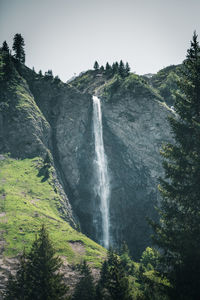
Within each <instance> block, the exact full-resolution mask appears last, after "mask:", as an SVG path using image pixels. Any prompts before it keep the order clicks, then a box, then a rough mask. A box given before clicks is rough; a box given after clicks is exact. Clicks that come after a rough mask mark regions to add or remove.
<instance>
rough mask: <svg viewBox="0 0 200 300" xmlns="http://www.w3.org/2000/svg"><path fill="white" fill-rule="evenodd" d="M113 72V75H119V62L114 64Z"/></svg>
mask: <svg viewBox="0 0 200 300" xmlns="http://www.w3.org/2000/svg"><path fill="white" fill-rule="evenodd" d="M112 70H113V74H118V73H119V64H118V62H117V61H116V62H115V63H113V64H112Z"/></svg>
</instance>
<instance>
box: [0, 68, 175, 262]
mask: <svg viewBox="0 0 200 300" xmlns="http://www.w3.org/2000/svg"><path fill="white" fill-rule="evenodd" d="M14 72H15V74H14V75H13V76H14V78H17V84H15V85H14V84H12V89H13V90H12V91H9V85H7V87H6V89H5V87H4V89H2V92H1V95H2V97H3V98H2V99H3V101H2V103H4V104H1V107H2V110H1V112H0V137H1V145H0V152H1V153H4V152H11V155H12V156H14V157H17V158H24V157H35V156H42V157H45V155H46V153H47V152H48V151H49V153H50V154H52V162H53V165H54V167H55V169H56V174H57V175H56V176H57V178H58V180H59V182H60V184H61V188H60V189H61V190H62V194H64V192H65V201H66V202H67V203H68V204H67V207H68V208H67V209H68V216H71V217H68V219H70V220H71V221H72V220H74V218H75V219H76V223H77V224H78V223H79V224H80V227H81V230H82V231H83V232H84V233H85V234H87V235H88V236H89V237H91V238H92V239H94V240H95V241H97V242H99V241H100V238H101V234H102V232H101V224H100V222H101V217H100V212H99V199H98V198H97V197H96V195H95V191H94V186H95V184H96V178H95V172H94V134H93V126H92V94H94V93H97V94H98V96H99V97H100V99H101V100H102V113H103V130H104V145H105V152H106V155H107V159H108V167H109V174H110V181H111V198H110V218H111V243H112V245H114V246H119V245H120V244H121V243H122V242H123V241H126V242H127V244H128V245H129V247H130V249H131V253H132V254H133V256H134V257H135V258H138V257H139V255H140V254H141V252H142V251H143V250H144V249H145V247H146V246H147V245H150V244H151V241H150V228H149V225H148V223H147V218H154V219H155V218H156V217H157V216H156V212H155V209H154V206H155V205H157V204H158V201H159V195H158V192H157V184H158V177H159V176H160V175H162V172H163V171H162V166H161V159H160V155H159V149H160V146H161V144H162V143H163V142H165V141H168V140H170V139H171V138H170V132H169V126H168V123H167V116H168V115H169V114H170V113H172V111H171V110H170V109H169V108H168V107H167V105H166V104H165V103H164V102H163V100H162V99H161V97H160V96H159V95H158V93H157V92H156V91H155V90H153V88H151V87H150V86H149V84H148V83H147V82H145V81H144V80H143V79H142V78H141V77H139V76H137V75H134V74H131V75H129V76H128V77H127V78H126V79H122V78H119V76H114V77H112V78H107V77H106V76H105V75H104V74H102V73H98V72H95V71H88V72H86V73H84V74H83V75H82V76H80V77H78V78H76V79H75V80H74V81H72V82H70V83H69V84H64V83H62V82H61V81H59V80H56V79H54V78H53V77H44V76H39V75H38V74H36V73H35V72H33V71H31V70H30V69H28V68H26V67H24V66H20V67H19V66H18V67H17V66H15V71H14ZM66 195H67V196H68V197H67V196H66ZM68 199H69V200H68ZM71 206H72V210H71ZM72 215H73V216H72ZM94 216H95V218H94ZM94 220H98V221H97V222H94Z"/></svg>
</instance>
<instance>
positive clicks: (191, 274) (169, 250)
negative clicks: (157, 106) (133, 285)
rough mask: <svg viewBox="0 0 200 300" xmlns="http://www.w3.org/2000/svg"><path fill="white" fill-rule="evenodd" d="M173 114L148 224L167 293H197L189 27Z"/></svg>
mask: <svg viewBox="0 0 200 300" xmlns="http://www.w3.org/2000/svg"><path fill="white" fill-rule="evenodd" d="M179 88H180V92H178V93H177V94H176V101H175V111H176V115H174V116H173V117H171V118H170V125H171V129H172V132H173V136H174V142H173V143H168V144H166V145H165V146H164V147H163V149H162V152H161V154H162V156H163V157H164V163H163V166H164V169H165V179H161V181H160V187H159V189H160V192H161V194H162V197H163V201H162V203H161V208H160V217H161V222H160V224H155V223H154V224H153V227H154V230H155V236H154V239H155V242H156V243H157V245H158V246H159V247H160V248H161V249H162V261H161V262H162V272H163V273H166V275H167V277H168V279H169V280H170V281H171V284H172V290H171V299H182V300H183V299H184V300H186V299H187V300H196V299H199V295H200V238H199V237H200V47H199V43H198V41H197V35H196V33H194V35H193V39H192V41H191V47H190V49H189V50H188V52H187V56H186V60H185V61H184V63H183V70H182V79H181V81H180V82H179Z"/></svg>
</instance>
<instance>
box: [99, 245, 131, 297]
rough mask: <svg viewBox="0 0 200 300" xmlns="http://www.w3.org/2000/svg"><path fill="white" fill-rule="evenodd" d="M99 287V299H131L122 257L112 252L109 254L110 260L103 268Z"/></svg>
mask: <svg viewBox="0 0 200 300" xmlns="http://www.w3.org/2000/svg"><path fill="white" fill-rule="evenodd" d="M97 287H98V293H99V299H109V300H119V299H120V300H130V299H131V296H130V288H129V282H128V278H127V277H126V274H125V270H124V268H123V265H122V263H121V260H120V257H119V256H118V255H117V254H115V253H114V252H113V251H112V250H110V251H109V252H108V259H107V261H105V262H104V264H103V266H102V270H101V278H100V282H99V285H98V286H97Z"/></svg>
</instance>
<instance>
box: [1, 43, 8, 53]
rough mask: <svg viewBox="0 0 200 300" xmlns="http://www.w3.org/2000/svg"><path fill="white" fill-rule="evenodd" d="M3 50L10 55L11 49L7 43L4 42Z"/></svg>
mask: <svg viewBox="0 0 200 300" xmlns="http://www.w3.org/2000/svg"><path fill="white" fill-rule="evenodd" d="M1 50H2V51H5V52H7V53H9V47H8V44H7V42H6V41H4V42H3V45H2V48H1Z"/></svg>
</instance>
